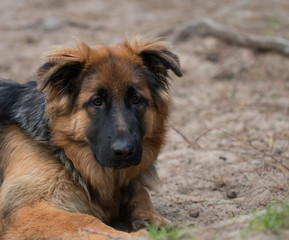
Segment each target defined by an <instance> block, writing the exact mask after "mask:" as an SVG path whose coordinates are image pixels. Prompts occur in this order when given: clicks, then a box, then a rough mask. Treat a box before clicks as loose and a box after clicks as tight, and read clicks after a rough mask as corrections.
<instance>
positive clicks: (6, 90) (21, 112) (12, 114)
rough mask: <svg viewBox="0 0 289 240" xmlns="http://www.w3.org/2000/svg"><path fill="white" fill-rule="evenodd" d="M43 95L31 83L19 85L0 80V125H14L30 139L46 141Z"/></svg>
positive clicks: (33, 83)
mask: <svg viewBox="0 0 289 240" xmlns="http://www.w3.org/2000/svg"><path fill="white" fill-rule="evenodd" d="M44 112H45V100H44V94H43V93H42V92H39V91H38V90H37V83H36V82H35V81H31V82H28V83H25V84H19V83H17V82H14V81H11V80H3V79H0V124H2V125H3V124H7V123H8V124H15V125H17V126H19V127H21V128H22V129H23V130H24V132H26V133H27V134H29V135H30V136H32V137H37V138H41V140H42V139H45V140H47V137H48V136H47V135H48V129H47V128H48V119H46V118H45V117H44Z"/></svg>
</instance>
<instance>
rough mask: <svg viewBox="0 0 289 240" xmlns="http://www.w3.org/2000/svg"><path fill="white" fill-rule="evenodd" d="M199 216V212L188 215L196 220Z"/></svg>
mask: <svg viewBox="0 0 289 240" xmlns="http://www.w3.org/2000/svg"><path fill="white" fill-rule="evenodd" d="M199 216H200V212H199V211H195V212H192V213H190V217H192V218H197V217H199Z"/></svg>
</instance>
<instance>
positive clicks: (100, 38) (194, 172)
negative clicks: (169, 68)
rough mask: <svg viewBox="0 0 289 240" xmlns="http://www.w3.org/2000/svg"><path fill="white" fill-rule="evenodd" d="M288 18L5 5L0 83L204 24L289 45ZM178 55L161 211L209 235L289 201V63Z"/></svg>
mask: <svg viewBox="0 0 289 240" xmlns="http://www.w3.org/2000/svg"><path fill="white" fill-rule="evenodd" d="M288 14H289V2H288V1H286V0H272V1H269V0H262V1H258V0H252V1H248V0H247V1H246V0H239V1H232V0H216V1H202V0H182V1H178V0H166V1H162V0H146V1H141V0H138V1H132V0H124V1H116V0H110V1H93V0H85V1H77V0H70V1H68V0H50V1H40V0H26V1H11V0H1V2H0V41H1V44H0V53H1V56H2V57H1V58H0V76H1V77H2V78H10V79H16V80H17V81H19V82H25V81H28V80H31V79H34V78H35V71H36V69H37V67H39V66H40V64H41V60H40V56H41V54H42V53H43V52H44V51H46V50H48V49H49V46H51V45H58V44H66V43H73V42H74V39H75V38H79V39H82V40H83V41H85V42H87V43H88V44H112V43H117V42H121V41H122V39H123V37H124V36H125V35H126V34H128V36H134V35H135V34H140V35H142V36H144V37H151V36H157V35H159V34H164V33H169V32H170V30H171V29H173V28H174V27H177V26H180V25H181V24H184V23H186V22H189V21H195V20H198V19H201V18H204V17H206V18H210V19H212V20H214V21H216V22H218V23H222V24H224V25H225V26H229V27H231V28H233V29H235V30H237V31H240V32H243V33H255V34H261V35H265V36H282V37H285V38H289V30H288V29H289V28H288V26H289V17H288ZM168 36H169V35H168ZM174 51H175V52H176V53H177V54H178V55H179V56H180V59H181V65H182V69H183V73H184V76H183V78H181V79H176V78H174V77H172V84H171V92H172V95H173V97H174V106H173V108H172V114H171V118H170V124H169V132H168V140H167V145H166V146H165V147H164V149H163V151H162V153H161V155H160V156H159V160H158V164H157V167H158V170H159V175H160V179H161V183H160V185H159V186H158V188H156V190H154V191H151V196H152V200H153V202H154V205H155V206H156V208H157V210H158V211H159V212H160V213H161V214H162V215H164V216H165V217H167V218H168V219H170V220H171V221H172V222H173V223H174V224H176V225H179V226H192V225H193V226H197V227H199V228H200V229H204V230H203V233H205V232H206V231H207V229H210V226H215V225H211V224H217V223H218V222H222V221H224V220H227V221H228V219H231V218H235V217H236V216H239V215H243V214H247V213H250V212H251V211H252V210H254V209H258V208H263V207H264V206H266V205H267V204H268V203H269V202H270V201H272V200H276V199H278V200H279V199H288V189H289V184H288V180H289V179H288V176H289V173H288V171H287V170H286V169H285V168H284V167H282V166H281V164H279V163H278V162H282V164H284V165H287V166H289V162H288V159H289V153H288V146H289V144H288V143H289V141H288V140H289V94H288V92H289V71H288V69H289V62H288V58H286V57H284V56H281V55H278V54H276V53H269V52H267V53H261V52H254V51H252V50H251V49H248V48H241V47H236V46H233V45H228V44H226V43H223V42H220V41H219V40H217V39H215V38H212V37H210V38H199V37H197V36H196V37H194V38H191V39H189V40H187V41H186V42H182V43H175V47H174ZM211 229H212V228H211ZM222 229H223V231H226V228H224V226H223V227H222ZM227 231H228V235H227V236H229V232H230V231H231V230H230V228H228V230H227ZM207 233H208V232H206V234H207ZM216 234H218V233H216V232H214V231H213V232H212V233H210V234H209V236H208V234H207V235H204V239H213V238H214V237H216ZM200 235H202V234H200ZM225 235H226V234H225ZM222 236H223V237H221V238H222V239H225V238H224V234H223V235H222Z"/></svg>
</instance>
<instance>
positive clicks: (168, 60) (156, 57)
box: [131, 39, 182, 78]
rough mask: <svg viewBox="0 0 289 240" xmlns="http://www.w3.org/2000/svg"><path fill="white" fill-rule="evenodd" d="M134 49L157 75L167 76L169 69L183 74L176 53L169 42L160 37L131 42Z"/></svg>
mask: <svg viewBox="0 0 289 240" xmlns="http://www.w3.org/2000/svg"><path fill="white" fill-rule="evenodd" d="M131 47H132V49H133V50H134V51H135V52H136V53H137V54H138V55H139V56H140V57H141V58H142V60H143V62H144V65H145V66H147V67H148V69H149V70H150V71H152V72H153V73H154V74H155V75H156V76H157V77H165V78H166V77H167V76H168V74H167V72H168V70H169V69H170V70H172V71H173V72H174V73H175V74H176V75H177V76H178V77H181V76H182V71H181V67H180V61H179V58H178V56H177V55H176V54H174V53H172V52H171V51H170V50H169V49H170V47H169V44H168V43H167V42H163V41H159V40H158V39H148V40H145V41H144V42H141V43H140V42H139V41H138V40H137V39H136V40H134V41H133V42H132V43H131Z"/></svg>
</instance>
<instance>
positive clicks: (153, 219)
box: [129, 184, 171, 230]
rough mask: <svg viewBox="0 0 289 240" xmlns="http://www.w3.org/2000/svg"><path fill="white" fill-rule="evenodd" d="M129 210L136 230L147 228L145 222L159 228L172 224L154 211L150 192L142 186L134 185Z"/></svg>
mask: <svg viewBox="0 0 289 240" xmlns="http://www.w3.org/2000/svg"><path fill="white" fill-rule="evenodd" d="M129 208H130V209H131V224H132V227H133V229H134V230H138V229H141V228H143V227H145V222H147V223H149V224H152V225H157V226H163V225H168V224H170V223H171V222H170V221H169V220H168V219H166V218H164V217H162V216H161V215H160V214H159V213H158V212H157V211H156V210H155V209H154V207H153V204H152V202H151V199H150V196H149V194H148V192H147V191H146V189H145V188H144V187H142V186H138V185H136V184H134V189H133V192H132V196H131V199H130V201H129Z"/></svg>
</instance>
